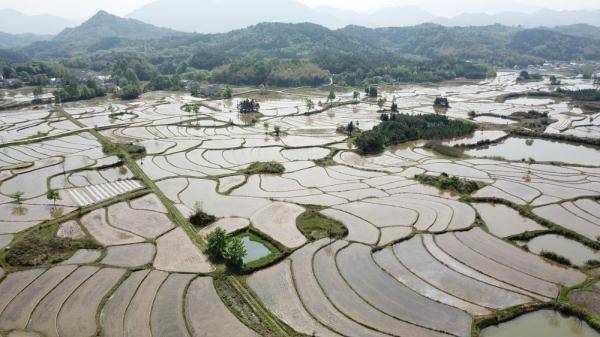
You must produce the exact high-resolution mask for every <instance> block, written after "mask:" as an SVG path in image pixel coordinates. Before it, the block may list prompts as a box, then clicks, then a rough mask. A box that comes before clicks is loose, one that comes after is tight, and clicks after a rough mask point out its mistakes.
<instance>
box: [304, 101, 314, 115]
mask: <svg viewBox="0 0 600 337" xmlns="http://www.w3.org/2000/svg"><path fill="white" fill-rule="evenodd" d="M304 104H305V105H306V112H311V111H312V109H314V108H315V102H313V100H312V99H310V98H307V99H306V101H305V102H304Z"/></svg>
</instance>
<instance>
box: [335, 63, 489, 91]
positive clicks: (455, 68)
mask: <svg viewBox="0 0 600 337" xmlns="http://www.w3.org/2000/svg"><path fill="white" fill-rule="evenodd" d="M407 63H408V64H402V65H397V66H394V65H393V64H392V65H384V66H379V67H358V68H355V69H348V70H345V71H344V72H342V73H340V74H337V75H336V77H335V79H336V82H338V83H340V84H345V85H351V86H359V85H363V84H365V83H409V82H417V83H425V82H441V81H446V80H452V79H455V78H459V77H464V78H468V79H484V78H486V77H494V76H496V72H495V71H494V70H493V69H492V68H490V67H487V66H483V65H478V64H473V63H468V62H460V61H455V62H448V61H435V62H418V63H415V62H414V61H413V62H410V61H409V62H407Z"/></svg>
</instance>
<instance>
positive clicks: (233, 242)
mask: <svg viewBox="0 0 600 337" xmlns="http://www.w3.org/2000/svg"><path fill="white" fill-rule="evenodd" d="M206 241H207V243H208V257H209V258H210V259H211V260H212V261H213V262H225V263H226V264H227V266H228V267H230V268H232V270H241V268H242V267H243V266H244V262H243V260H244V257H245V256H246V254H247V252H246V247H244V244H243V243H242V241H241V240H240V238H238V237H227V233H226V232H225V230H224V229H222V228H217V229H215V230H214V231H212V232H210V234H208V236H207V237H206Z"/></svg>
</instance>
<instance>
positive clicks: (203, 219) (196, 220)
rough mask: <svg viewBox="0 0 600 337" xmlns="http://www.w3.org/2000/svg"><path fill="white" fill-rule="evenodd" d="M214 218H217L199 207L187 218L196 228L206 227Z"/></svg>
mask: <svg viewBox="0 0 600 337" xmlns="http://www.w3.org/2000/svg"><path fill="white" fill-rule="evenodd" d="M216 220H217V218H216V217H215V216H214V215H211V214H206V213H204V212H203V211H202V210H200V209H198V210H196V212H195V213H194V214H192V215H191V216H190V218H189V221H190V223H191V224H192V225H194V227H196V228H203V227H206V226H208V225H210V224H211V223H213V222H215V221H216Z"/></svg>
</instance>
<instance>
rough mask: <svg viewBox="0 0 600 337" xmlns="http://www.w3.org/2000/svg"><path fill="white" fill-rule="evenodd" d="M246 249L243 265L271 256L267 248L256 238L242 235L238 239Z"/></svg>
mask: <svg viewBox="0 0 600 337" xmlns="http://www.w3.org/2000/svg"><path fill="white" fill-rule="evenodd" d="M239 238H240V239H241V240H242V243H243V244H244V247H246V253H247V254H246V256H244V259H243V261H244V264H247V263H250V262H253V261H256V260H259V259H262V258H263V257H266V256H269V255H271V254H272V252H271V250H270V249H269V247H267V246H266V245H264V244H263V243H262V242H260V241H259V240H258V238H256V237H254V236H253V235H249V234H244V235H242V236H240V237H239Z"/></svg>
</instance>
